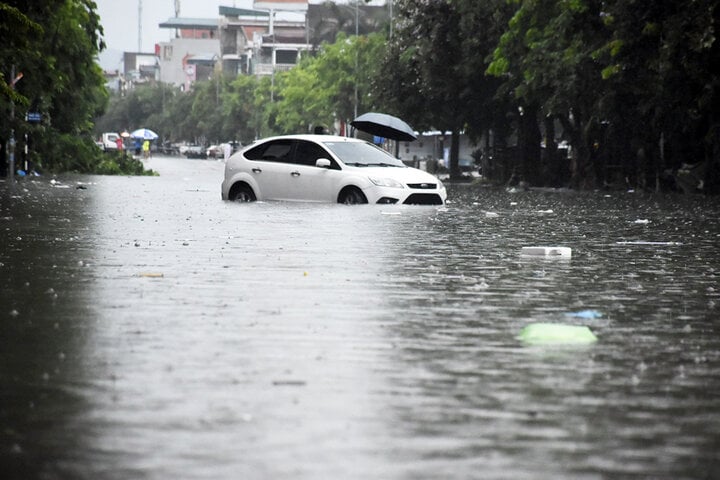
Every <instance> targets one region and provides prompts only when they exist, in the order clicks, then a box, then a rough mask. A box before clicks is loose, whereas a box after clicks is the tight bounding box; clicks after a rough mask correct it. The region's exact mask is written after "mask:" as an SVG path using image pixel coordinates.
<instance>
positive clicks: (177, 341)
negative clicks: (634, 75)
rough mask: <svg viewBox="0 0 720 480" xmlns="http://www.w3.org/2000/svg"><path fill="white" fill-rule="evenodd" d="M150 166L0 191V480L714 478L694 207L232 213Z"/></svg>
mask: <svg viewBox="0 0 720 480" xmlns="http://www.w3.org/2000/svg"><path fill="white" fill-rule="evenodd" d="M154 162H157V164H156V165H153V168H155V169H158V170H160V171H161V172H162V173H163V175H162V176H161V177H156V178H103V177H83V178H80V179H79V180H80V181H83V182H85V183H86V185H83V187H85V188H83V189H77V188H75V187H76V186H77V183H75V182H77V180H78V178H68V179H61V182H62V185H66V186H69V187H71V188H65V189H62V188H57V184H56V185H52V184H50V183H49V182H47V181H39V182H32V183H31V182H27V183H22V182H20V184H19V187H18V189H17V190H16V191H14V192H10V191H9V190H8V186H7V185H0V188H2V189H3V190H2V192H3V193H2V202H3V203H2V212H0V217H1V218H2V220H0V222H2V223H0V228H1V231H2V233H1V235H2V246H1V247H0V263H2V265H1V266H0V279H1V280H0V282H2V285H1V286H2V294H1V295H2V297H0V299H1V300H2V307H1V308H2V309H3V311H2V315H3V317H2V318H3V328H2V338H3V349H2V350H3V351H2V353H1V355H2V364H0V375H1V377H0V378H1V379H2V383H3V385H2V390H1V392H2V393H0V398H1V399H2V407H0V408H1V409H0V412H1V415H2V420H3V426H4V430H3V432H2V434H0V435H2V436H1V437H0V439H2V443H1V444H0V447H1V448H2V453H0V459H1V461H2V463H1V469H0V473H1V474H4V475H3V478H5V477H7V478H33V477H35V478H293V479H295V478H308V479H309V478H398V479H400V478H402V479H406V478H407V479H409V478H443V477H452V478H573V479H575V478H591V479H594V478H608V477H612V478H617V477H622V478H627V477H637V478H648V477H667V478H705V477H712V476H713V475H717V474H719V473H720V464H718V463H717V460H716V456H717V454H716V452H717V450H718V447H719V446H720V441H719V439H720V434H718V432H720V415H718V414H719V413H720V402H719V400H720V378H719V377H720V369H719V368H718V367H720V353H719V352H720V348H719V347H720V340H718V338H719V336H718V327H717V322H716V321H715V317H716V316H717V311H718V306H717V304H718V302H719V300H720V299H719V297H720V292H718V268H719V267H720V262H718V256H717V247H718V244H719V243H720V242H719V241H718V240H719V238H720V237H719V236H720V227H719V226H718V225H719V224H718V216H719V215H720V206H719V205H718V204H717V201H716V199H706V198H694V197H667V198H657V197H652V196H645V195H640V194H631V193H612V194H609V195H606V194H604V193H586V194H577V193H569V192H536V191H533V192H517V193H510V192H505V191H500V190H493V189H486V188H480V187H473V186H455V187H452V188H451V192H450V193H451V200H452V202H451V203H450V204H449V205H448V206H447V207H444V208H440V209H437V208H425V207H421V208H410V207H383V208H379V207H373V206H368V207H354V208H353V207H351V208H348V207H345V206H338V205H307V204H298V205H296V204H284V203H257V204H251V205H235V204H227V203H224V202H222V201H220V200H219V179H220V178H221V175H222V164H221V163H219V162H209V161H208V162H203V161H187V160H177V159H176V160H166V159H156V160H154ZM20 238H21V239H22V240H19V239H20ZM531 245H561V246H568V247H571V248H572V249H573V256H572V258H571V259H569V260H561V259H555V260H545V259H537V258H527V257H521V256H520V255H519V252H520V249H521V248H522V247H523V246H531ZM582 309H594V310H597V311H599V312H602V314H603V315H602V317H601V318H596V319H583V318H573V317H569V316H567V315H566V314H567V313H568V312H572V311H578V310H582ZM531 322H566V323H573V324H584V325H588V326H590V327H591V328H592V329H593V331H594V332H595V333H596V334H597V335H598V337H599V342H598V343H597V344H595V345H592V346H583V347H559V348H558V347H552V348H549V347H526V346H523V345H522V344H521V343H520V342H519V340H518V339H517V335H518V333H519V331H520V329H521V328H522V327H523V326H525V325H527V324H528V323H531ZM5 474H7V475H5Z"/></svg>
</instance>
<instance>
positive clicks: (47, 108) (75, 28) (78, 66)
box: [0, 0, 107, 171]
mask: <svg viewBox="0 0 720 480" xmlns="http://www.w3.org/2000/svg"><path fill="white" fill-rule="evenodd" d="M95 10H96V5H95V2H93V1H90V0H52V1H40V0H25V1H23V2H20V1H17V2H16V1H9V2H3V3H0V37H1V38H2V39H3V41H2V42H0V70H2V75H0V77H2V79H0V115H1V116H2V117H3V118H9V117H10V116H11V112H12V113H14V115H13V118H11V121H10V122H3V123H2V126H1V127H0V136H1V137H2V138H7V136H8V134H9V130H10V129H11V128H12V129H14V130H15V135H16V137H18V138H20V137H22V135H23V134H24V132H25V131H27V130H29V129H31V128H32V127H31V126H30V125H28V124H27V123H26V122H24V121H23V119H24V117H25V114H26V113H27V112H28V111H34V112H39V113H41V114H42V115H43V119H44V121H43V125H42V128H38V129H35V130H34V131H33V139H34V141H35V145H36V148H40V147H41V146H45V147H46V148H48V150H42V149H41V150H39V151H38V152H37V154H39V156H40V157H41V158H42V163H43V165H44V166H45V168H47V169H50V170H54V171H58V170H75V171H89V170H91V169H92V164H93V162H95V161H96V160H97V158H96V156H95V155H94V152H93V150H92V148H90V146H92V147H94V145H92V144H91V141H90V140H83V138H85V137H86V136H87V137H88V138H89V133H90V131H91V129H92V125H93V119H94V118H95V117H96V116H97V115H98V114H99V113H100V112H101V111H102V109H103V108H104V107H105V104H106V102H107V92H106V91H105V88H104V79H103V76H102V72H101V70H100V67H99V66H98V65H97V64H96V63H95V58H96V57H97V54H98V52H99V51H100V50H102V49H103V48H104V43H103V41H102V27H101V26H100V21H99V17H98V15H97V13H96V12H95ZM13 66H14V67H15V69H16V72H22V73H23V77H22V80H20V81H19V82H18V83H17V84H16V85H15V92H14V94H13V92H10V91H9V88H8V82H9V77H10V74H11V70H12V67H13ZM56 154H58V155H60V156H55V155H56Z"/></svg>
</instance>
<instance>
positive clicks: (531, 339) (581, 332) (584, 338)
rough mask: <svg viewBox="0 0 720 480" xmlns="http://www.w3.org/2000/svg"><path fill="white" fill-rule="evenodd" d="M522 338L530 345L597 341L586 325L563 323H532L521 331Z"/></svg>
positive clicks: (577, 343)
mask: <svg viewBox="0 0 720 480" xmlns="http://www.w3.org/2000/svg"><path fill="white" fill-rule="evenodd" d="M519 338H520V340H522V341H523V342H524V343H527V344H529V345H559V344H565V345H582V344H590V343H595V342H597V337H596V336H595V334H594V333H593V332H592V331H591V330H590V329H589V328H588V327H586V326H581V325H564V324H561V323H532V324H530V325H527V326H526V327H524V328H523V329H522V330H521V331H520V337H519Z"/></svg>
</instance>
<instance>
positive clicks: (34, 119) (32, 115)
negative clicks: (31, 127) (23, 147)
mask: <svg viewBox="0 0 720 480" xmlns="http://www.w3.org/2000/svg"><path fill="white" fill-rule="evenodd" d="M25 120H27V121H28V122H30V123H39V122H42V113H40V112H28V113H27V115H25Z"/></svg>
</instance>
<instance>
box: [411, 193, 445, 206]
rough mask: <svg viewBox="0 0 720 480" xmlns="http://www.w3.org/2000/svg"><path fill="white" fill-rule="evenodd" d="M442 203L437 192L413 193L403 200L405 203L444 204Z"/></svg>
mask: <svg viewBox="0 0 720 480" xmlns="http://www.w3.org/2000/svg"><path fill="white" fill-rule="evenodd" d="M442 203H443V201H442V198H440V195H437V194H435V193H413V194H412V195H410V196H409V197H407V199H405V201H404V202H403V204H405V205H442Z"/></svg>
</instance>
